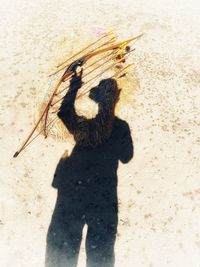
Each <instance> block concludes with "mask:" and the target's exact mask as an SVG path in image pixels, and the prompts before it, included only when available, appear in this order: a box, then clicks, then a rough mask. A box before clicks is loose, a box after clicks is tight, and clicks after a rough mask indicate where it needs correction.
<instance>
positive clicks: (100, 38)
mask: <svg viewBox="0 0 200 267" xmlns="http://www.w3.org/2000/svg"><path fill="white" fill-rule="evenodd" d="M112 34H113V32H112V31H110V32H108V33H104V34H103V35H102V36H101V37H99V38H98V39H97V40H96V41H94V42H92V43H91V44H89V45H87V46H86V47H85V48H83V49H82V50H81V51H79V52H77V53H76V54H74V55H72V56H71V57H70V58H68V59H67V60H65V61H64V62H62V63H60V64H59V65H58V66H57V68H59V67H60V66H62V65H63V64H65V63H66V62H68V61H69V60H71V59H72V58H74V57H76V56H78V55H80V54H81V53H83V52H84V51H85V50H87V49H88V48H90V47H91V46H93V45H95V44H97V43H98V42H99V41H101V40H102V39H104V38H105V37H107V36H109V35H112Z"/></svg>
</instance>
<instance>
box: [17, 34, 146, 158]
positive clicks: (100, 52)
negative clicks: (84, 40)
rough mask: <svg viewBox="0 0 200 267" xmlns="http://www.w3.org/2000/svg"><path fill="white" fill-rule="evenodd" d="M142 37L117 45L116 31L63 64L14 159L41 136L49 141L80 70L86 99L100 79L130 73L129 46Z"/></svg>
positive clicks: (80, 93) (80, 95)
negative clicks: (127, 61)
mask: <svg viewBox="0 0 200 267" xmlns="http://www.w3.org/2000/svg"><path fill="white" fill-rule="evenodd" d="M141 36H142V34H140V35H137V36H135V37H132V38H130V39H128V40H125V41H122V42H119V43H116V40H117V36H116V35H115V34H114V33H113V32H108V33H105V34H102V35H101V36H99V38H98V39H97V40H95V41H94V42H92V43H91V44H89V45H87V46H86V47H85V48H84V49H82V50H81V51H79V52H77V53H75V54H74V55H73V56H71V57H70V58H67V59H66V60H65V61H64V62H62V63H60V64H59V65H58V66H57V67H56V70H55V71H54V72H53V73H52V74H51V75H50V76H53V75H60V78H58V81H57V84H56V85H55V87H54V88H53V90H52V92H51V95H50V97H49V100H48V102H47V103H46V105H45V107H44V108H43V111H42V112H41V114H40V116H39V118H38V120H37V122H36V123H35V125H34V127H33V129H32V130H31V131H30V133H29V134H28V137H27V138H26V140H25V141H24V142H23V144H22V145H21V147H20V148H19V150H18V151H17V152H16V153H15V154H14V156H13V157H17V156H18V155H19V154H20V153H21V152H22V151H23V150H24V149H25V148H27V146H29V145H30V143H32V142H33V141H34V140H35V139H36V138H37V137H38V136H39V135H40V134H44V136H45V138H47V136H48V134H49V131H50V129H51V128H52V126H53V125H54V124H55V121H56V120H57V112H58V110H59V107H60V104H61V102H62V100H63V98H64V95H65V94H66V92H67V90H68V89H69V81H70V79H71V78H72V76H73V75H74V74H75V73H76V71H77V68H78V67H81V68H82V69H83V77H82V78H83V82H84V83H83V86H82V88H81V90H80V92H79V94H78V95H77V98H82V97H83V96H84V95H86V94H87V93H88V92H89V91H90V89H91V88H92V86H93V85H94V84H95V82H96V81H97V80H100V79H102V78H105V77H106V76H107V78H115V79H119V78H120V77H122V76H124V75H125V74H126V73H127V72H128V70H129V68H130V67H131V66H132V64H128V65H127V64H126V58H127V57H128V56H129V54H130V53H131V52H133V51H134V49H131V48H130V46H129V44H130V43H131V42H133V41H136V40H137V39H139V38H140V37H141ZM38 129H39V131H38Z"/></svg>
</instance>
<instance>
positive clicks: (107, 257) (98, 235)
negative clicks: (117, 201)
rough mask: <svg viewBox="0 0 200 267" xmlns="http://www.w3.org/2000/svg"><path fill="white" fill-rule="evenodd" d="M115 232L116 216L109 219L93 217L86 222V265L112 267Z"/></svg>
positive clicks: (88, 266)
mask: <svg viewBox="0 0 200 267" xmlns="http://www.w3.org/2000/svg"><path fill="white" fill-rule="evenodd" d="M116 232H117V218H116V219H115V220H109V221H104V220H103V219H101V218H94V219H93V220H92V221H90V222H89V223H88V233H87V239H86V251H87V267H114V261H115V256H114V244H115V239H116Z"/></svg>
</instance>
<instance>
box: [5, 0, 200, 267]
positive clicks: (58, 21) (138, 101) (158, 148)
mask: <svg viewBox="0 0 200 267" xmlns="http://www.w3.org/2000/svg"><path fill="white" fill-rule="evenodd" d="M0 4H1V5H0V6H1V7H0V21H1V23H0V40H1V42H0V70H1V87H0V88H1V100H0V101H1V104H0V127H1V128H0V132H1V133H0V142H1V144H0V148H1V163H0V164H1V175H0V176H1V186H0V266H2V267H11V266H12V267H24V266H30V267H35V266H37V267H40V266H41V267H42V266H44V254H45V245H46V233H47V229H48V225H49V222H50V219H51V215H52V212H53V209H54V204H55V199H56V190H55V189H53V188H52V187H51V182H52V179H53V173H54V170H55V167H56V165H57V163H58V161H59V159H60V157H61V155H62V154H63V152H64V151H65V149H68V148H69V147H70V145H71V144H69V143H68V142H58V141H56V140H54V139H53V138H49V139H47V140H44V139H43V138H42V137H40V138H39V139H38V140H37V141H36V142H35V143H33V144H32V145H31V146H30V147H29V149H27V150H26V151H25V152H24V153H23V154H21V156H20V157H18V158H16V159H13V158H12V156H13V154H14V152H15V151H16V150H17V149H18V146H19V145H20V144H21V142H22V141H23V139H24V137H25V136H26V135H27V132H28V131H29V130H30V128H31V126H32V125H33V122H34V114H35V112H36V110H37V106H38V99H42V98H44V97H45V94H46V93H47V92H48V90H49V80H48V79H47V76H48V74H49V73H50V71H51V70H52V68H53V66H55V65H56V64H57V63H58V62H59V60H60V59H61V58H62V57H63V52H64V51H66V52H67V51H69V49H71V50H75V48H76V47H74V44H75V42H73V45H71V44H72V40H77V42H78V43H77V47H78V48H81V47H82V46H83V45H84V44H86V43H87V42H88V41H89V40H90V39H91V37H92V38H93V37H95V34H96V33H97V32H98V31H100V30H107V29H110V28H113V27H115V28H117V29H118V30H119V32H120V33H121V35H122V37H124V38H125V37H129V36H132V35H135V34H138V33H141V32H144V33H145V36H144V37H143V38H142V39H141V40H140V42H139V43H138V44H137V50H136V52H135V54H134V55H132V58H131V59H132V62H134V65H135V69H134V75H135V76H136V77H137V80H138V85H139V88H138V89H137V90H135V91H134V92H133V94H134V103H133V105H132V107H130V106H129V107H128V108H127V107H124V108H123V109H122V110H121V118H122V119H125V120H126V121H127V122H128V123H129V126H130V128H131V133H132V138H133V141H134V158H133V159H132V160H131V162H129V163H128V164H126V165H123V164H120V166H119V169H118V176H119V182H118V195H119V203H120V205H119V224H118V235H117V240H116V243H115V253H116V263H115V267H123V266H136V267H144V266H145V267H161V266H162V267H165V266H170V267H199V266H200V174H199V169H200V161H199V158H200V130H199V126H200V116H199V115H200V114H199V113H200V111H199V110H200V100H199V99H200V93H199V85H200V73H199V70H200V63H199V62H200V53H199V44H200V38H199V32H200V26H199V25H200V19H199V18H200V17H199V14H200V7H199V1H195V0H190V1H186V0H182V1H178V0H177V1H172V0H168V1H167V0H160V1H143V0H136V1H132V0H125V1H118V0H110V1H104V0H102V1H100V0H96V1H91V0H85V1H81V0H75V1H69V0H67V1H66V0H65V1H63V0H60V1H53V0H44V1H42V0H34V1H25V0H18V1H17V0H16V1H12V0H8V1H7V2H6V3H5V1H3V0H1V3H0ZM86 230H87V229H86V228H85V229H84V235H83V240H84V236H85V233H86ZM84 266H85V250H84V242H82V246H81V252H80V257H79V264H78V267H84Z"/></svg>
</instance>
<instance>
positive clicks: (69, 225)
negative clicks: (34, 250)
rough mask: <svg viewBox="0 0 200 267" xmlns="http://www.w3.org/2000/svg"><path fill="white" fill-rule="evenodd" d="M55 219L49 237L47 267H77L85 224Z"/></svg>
mask: <svg viewBox="0 0 200 267" xmlns="http://www.w3.org/2000/svg"><path fill="white" fill-rule="evenodd" d="M60 220H61V218H57V220H56V218H53V219H52V222H51V225H50V227H49V231H48V235H47V249H46V262H45V267H76V265H77V260H78V254H79V249H80V244H81V239H82V229H83V225H84V224H83V222H81V221H75V220H74V219H73V220H68V222H65V223H64V222H61V221H60Z"/></svg>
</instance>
